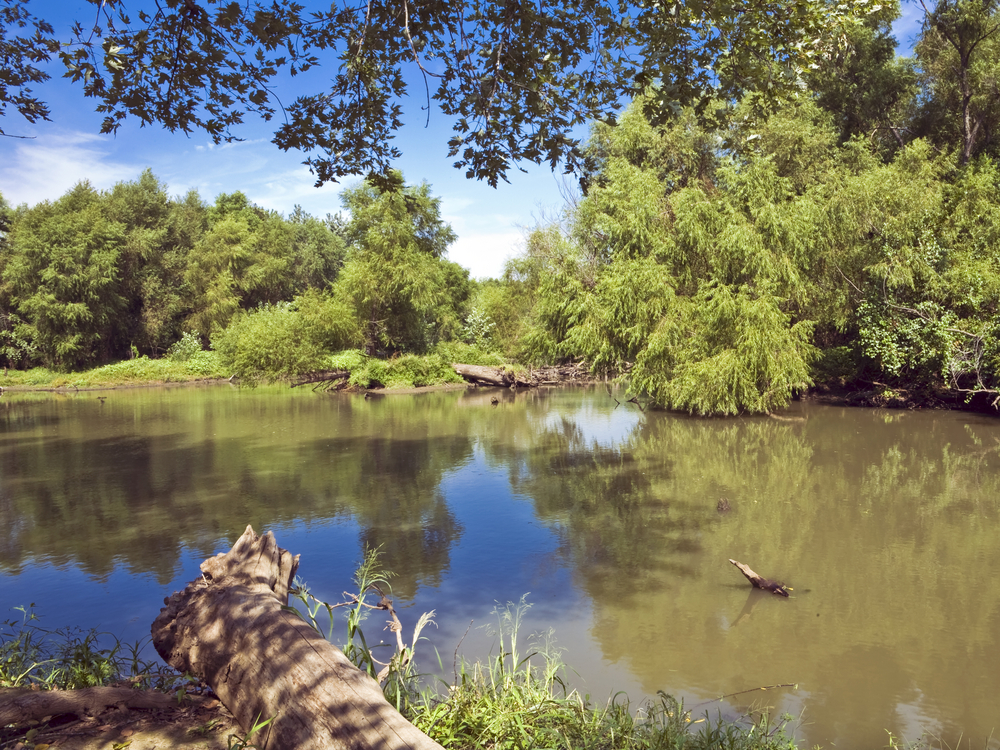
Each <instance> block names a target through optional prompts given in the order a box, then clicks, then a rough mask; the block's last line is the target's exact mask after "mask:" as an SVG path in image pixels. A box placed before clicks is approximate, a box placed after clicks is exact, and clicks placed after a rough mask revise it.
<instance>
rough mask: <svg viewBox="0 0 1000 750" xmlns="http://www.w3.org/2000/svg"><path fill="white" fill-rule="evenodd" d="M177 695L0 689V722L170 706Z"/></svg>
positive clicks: (124, 690) (105, 690) (127, 690)
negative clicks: (110, 710)
mask: <svg viewBox="0 0 1000 750" xmlns="http://www.w3.org/2000/svg"><path fill="white" fill-rule="evenodd" d="M176 706H177V698H176V697H175V696H173V695H167V694H166V693H159V692H155V691H153V690H133V689H132V688H128V687H89V688H82V689H80V690H32V689H30V688H7V689H5V690H0V726H4V727H5V726H7V725H9V724H26V723H28V722H29V721H41V720H42V719H43V718H44V717H46V716H61V715H64V714H73V715H74V716H97V715H98V714H100V713H102V712H103V711H104V710H105V709H108V708H112V707H116V708H174V707H176Z"/></svg>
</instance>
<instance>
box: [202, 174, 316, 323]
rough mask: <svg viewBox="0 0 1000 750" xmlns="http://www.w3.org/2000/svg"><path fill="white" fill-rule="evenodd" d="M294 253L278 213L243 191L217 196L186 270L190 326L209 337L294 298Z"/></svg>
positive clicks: (290, 230) (288, 231)
mask: <svg viewBox="0 0 1000 750" xmlns="http://www.w3.org/2000/svg"><path fill="white" fill-rule="evenodd" d="M293 252H294V231H293V227H292V226H291V225H290V224H289V223H288V222H286V221H285V220H284V219H283V218H282V217H281V216H280V215H278V214H277V213H274V212H270V211H264V210H263V209H260V208H258V207H256V206H253V205H251V203H250V201H249V200H248V199H247V197H246V196H245V195H243V193H240V192H236V193H232V194H222V195H220V196H218V198H216V201H215V204H214V205H213V206H212V207H211V208H210V209H209V210H208V230H207V231H206V232H205V233H204V234H203V235H202V236H201V238H200V239H199V241H198V242H197V243H196V244H195V246H194V247H193V248H192V250H191V253H190V255H189V259H188V264H187V269H186V272H185V280H186V281H187V283H188V284H190V285H191V289H192V293H193V295H194V303H193V304H194V311H193V312H192V314H191V315H190V316H189V318H188V321H187V325H188V327H189V328H191V329H194V330H198V331H201V332H202V333H203V334H205V335H211V334H212V333H213V332H214V331H215V330H216V329H217V328H218V329H222V328H225V327H226V325H227V324H228V323H229V321H230V320H231V319H232V317H233V315H235V314H236V312H237V311H238V310H240V309H251V308H253V307H256V306H258V305H262V304H275V303H278V302H282V301H289V300H291V299H292V297H293V296H294V295H295V291H296V288H295V274H294V269H295V259H294V256H293Z"/></svg>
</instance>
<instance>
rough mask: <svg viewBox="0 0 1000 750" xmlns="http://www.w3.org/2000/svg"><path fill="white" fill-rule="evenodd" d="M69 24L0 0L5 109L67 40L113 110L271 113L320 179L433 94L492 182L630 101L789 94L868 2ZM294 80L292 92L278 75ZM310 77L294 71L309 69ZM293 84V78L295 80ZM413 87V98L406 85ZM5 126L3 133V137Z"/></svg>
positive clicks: (33, 108)
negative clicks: (643, 95) (647, 95)
mask: <svg viewBox="0 0 1000 750" xmlns="http://www.w3.org/2000/svg"><path fill="white" fill-rule="evenodd" d="M94 5H95V7H94V10H93V15H90V16H89V17H86V18H78V19H75V23H74V24H73V27H72V30H71V31H70V32H68V34H69V38H59V35H58V33H57V32H55V31H54V30H53V26H52V24H51V22H50V21H51V20H54V19H44V18H40V17H38V16H37V15H36V14H35V13H33V12H32V10H33V8H32V3H31V0H0V114H3V113H4V112H5V109H6V107H8V106H10V107H12V108H13V109H14V110H16V111H17V112H19V113H20V114H21V115H22V116H23V117H25V118H27V119H28V120H29V121H32V122H33V121H35V120H37V119H39V118H43V119H48V117H49V110H48V108H47V106H46V104H45V102H44V100H43V99H42V98H41V97H40V96H38V95H37V94H36V93H35V92H34V91H33V89H32V88H31V87H32V85H33V84H41V83H43V82H44V81H45V80H46V79H47V78H48V77H49V75H50V73H49V68H46V67H45V66H44V63H45V62H46V61H49V60H51V59H52V58H53V57H54V56H56V55H58V57H59V59H60V60H61V62H62V64H63V65H64V66H65V71H66V75H67V76H68V77H69V78H71V79H72V80H73V81H76V82H78V83H79V84H80V85H82V88H83V92H84V94H85V95H86V96H87V97H90V98H92V99H93V100H94V101H95V105H96V109H97V111H98V112H99V113H101V114H103V115H104V121H103V125H102V131H103V132H108V133H111V132H114V131H115V130H116V129H118V128H119V126H120V125H121V124H122V123H123V122H124V121H125V120H126V119H128V118H134V119H136V120H138V121H139V122H140V123H141V124H142V125H149V124H153V123H158V124H161V125H163V126H164V127H166V128H167V129H169V130H178V131H182V132H186V133H190V132H192V131H204V132H206V133H208V134H209V135H210V136H211V137H212V138H213V139H214V140H215V141H216V142H222V141H229V140H233V139H238V138H239V132H240V131H239V126H240V125H241V124H242V123H243V122H244V120H245V118H246V117H247V116H248V115H252V116H259V117H261V118H263V119H264V120H271V119H273V118H276V119H277V121H278V123H279V124H278V127H277V128H276V130H275V135H274V143H275V144H276V145H277V146H278V147H279V148H281V149H285V150H288V149H297V150H299V151H302V152H303V153H304V154H305V155H306V163H307V164H309V166H310V167H311V168H312V170H313V172H314V174H315V175H316V178H317V182H318V183H322V182H326V181H330V180H336V179H338V178H341V177H344V176H346V175H352V174H366V173H373V174H375V175H387V174H388V171H389V168H390V165H391V163H392V161H393V159H395V158H396V157H397V156H398V155H399V150H398V149H397V148H396V147H395V146H394V145H393V144H392V137H393V134H394V133H395V131H397V130H398V129H399V128H400V126H401V124H402V120H401V116H402V105H403V102H404V100H405V99H406V98H407V97H409V96H416V97H418V98H419V99H420V100H422V102H421V103H422V105H423V106H426V107H427V108H428V110H429V109H430V107H431V104H432V100H433V103H434V105H436V106H437V107H439V108H440V110H441V111H442V113H443V114H444V116H446V117H447V118H449V121H450V122H451V124H452V125H453V129H454V133H453V136H452V138H451V141H450V152H449V155H450V156H451V157H454V158H455V160H456V161H455V165H456V166H457V167H460V168H463V169H465V170H466V171H467V173H468V175H469V176H470V177H474V178H476V179H485V180H487V181H488V182H489V183H491V184H494V185H495V184H496V183H497V181H498V180H501V179H506V174H507V172H508V170H509V169H510V167H511V166H512V164H515V163H516V162H518V161H521V160H526V161H529V162H536V163H546V162H547V163H549V164H551V165H552V166H555V165H557V164H559V163H563V164H564V165H565V166H566V167H567V169H574V168H576V167H577V166H578V165H579V162H580V159H581V155H582V151H581V148H580V145H581V144H580V142H579V140H578V138H577V137H575V135H574V129H575V128H576V127H577V126H578V125H580V124H583V123H586V122H588V121H591V120H594V119H600V120H610V119H613V118H614V117H615V115H616V113H617V112H618V111H619V110H620V108H621V106H622V105H623V104H624V103H625V102H627V101H628V100H629V99H630V98H631V97H632V96H634V95H636V94H638V93H640V92H643V91H645V90H646V89H647V88H648V87H649V86H650V85H651V84H653V83H656V84H658V87H659V88H658V92H659V94H658V96H657V97H656V98H651V99H649V100H647V107H648V111H649V113H650V114H651V115H652V116H653V117H654V120H658V121H662V120H663V119H664V118H666V117H668V116H670V115H671V114H673V113H674V112H676V111H677V110H678V108H679V107H680V106H682V105H688V104H695V105H697V106H698V107H699V109H700V108H702V107H703V105H704V104H705V103H706V102H708V101H710V100H711V98H712V97H713V96H717V95H720V94H721V95H722V96H724V97H732V96H734V95H735V94H736V93H737V92H745V91H749V90H754V91H757V92H759V93H760V95H761V96H762V97H763V98H764V99H765V100H774V99H776V98H780V97H781V96H782V95H783V94H786V93H788V92H792V91H796V90H797V88H798V84H799V82H800V79H801V75H802V73H803V71H805V70H807V69H808V68H809V67H810V66H811V65H813V64H814V63H815V60H817V59H819V58H820V57H822V56H824V55H826V54H827V53H828V52H829V50H830V49H831V48H832V47H833V46H834V45H835V44H836V41H837V40H838V39H839V38H840V37H841V36H842V35H843V33H844V29H846V28H848V27H849V26H850V25H851V23H852V22H853V20H854V19H855V18H856V17H863V16H865V15H867V14H868V13H869V12H870V10H869V9H870V8H877V7H878V6H876V5H875V2H874V0H850V1H849V2H846V3H831V2H827V1H826V0H799V1H798V2H788V1H787V0H747V1H746V2H742V3H736V4H734V3H715V2H706V1H705V0H687V1H686V2H648V1H647V0H641V1H640V2H626V1H625V0H546V1H545V2H542V3H522V2H515V1H514V0H463V1H461V2H453V0H430V1H429V2H421V3H417V4H414V3H411V2H409V0H372V1H371V2H367V3H352V2H348V1H347V0H337V1H336V2H334V3H332V4H331V5H330V6H329V7H322V8H316V9H311V8H306V7H304V6H303V5H301V4H299V3H297V2H295V1H294V0H271V1H270V2H263V1H260V0H258V1H257V2H251V3H246V4H240V3H236V2H222V0H183V1H182V0H165V1H164V2H149V1H148V0H145V1H144V0H138V1H136V2H128V3H127V2H125V1H124V0H102V2H100V3H95V4H94ZM292 77H296V79H297V82H296V84H295V87H296V89H297V91H298V92H300V93H297V95H296V98H295V99H294V101H282V100H281V98H280V97H279V96H278V93H277V92H278V84H279V83H280V84H282V88H285V87H287V86H288V85H289V84H290V79H291V78H292ZM300 77H301V78H300ZM299 81H301V84H299V83H298V82H299ZM414 89H415V90H416V93H414V92H413V90H414ZM2 132H3V131H2V130H0V133H2Z"/></svg>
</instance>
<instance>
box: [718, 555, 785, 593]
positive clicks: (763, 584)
mask: <svg viewBox="0 0 1000 750" xmlns="http://www.w3.org/2000/svg"><path fill="white" fill-rule="evenodd" d="M729 562H731V563H732V564H733V565H735V566H736V567H737V568H739V571H740V573H742V574H743V575H745V576H746V577H747V580H748V581H750V583H752V584H753V585H754V587H755V588H758V589H764V590H765V591H770V592H771V593H772V594H777V595H778V596H788V592H789V591H791V590H792V587H791V586H786V585H785V584H783V583H778V582H777V581H772V580H771V579H770V578H763V577H762V576H759V575H757V574H756V573H754V572H753V571H752V570H751V569H750V566H749V565H744V564H743V563H741V562H736V561H735V560H730V561H729Z"/></svg>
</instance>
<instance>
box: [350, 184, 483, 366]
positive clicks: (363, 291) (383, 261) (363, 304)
mask: <svg viewBox="0 0 1000 750" xmlns="http://www.w3.org/2000/svg"><path fill="white" fill-rule="evenodd" d="M392 179H393V185H392V186H391V189H386V190H383V189H381V188H380V187H379V186H378V185H377V184H374V183H373V182H371V181H366V182H364V183H362V184H360V185H358V186H357V187H355V188H351V189H349V190H345V191H344V193H343V194H342V201H343V204H344V208H346V209H347V210H348V211H349V212H350V220H349V221H348V222H347V223H346V225H345V227H344V237H345V240H346V242H347V248H348V250H347V256H346V260H345V262H344V266H343V268H342V269H341V271H340V275H339V277H338V279H337V281H336V283H335V284H334V286H333V289H332V292H333V295H334V297H335V298H336V299H338V300H340V301H341V302H343V304H345V305H346V306H347V308H348V309H350V310H351V311H352V314H353V316H354V318H355V321H356V326H357V329H358V330H359V331H361V338H362V340H363V341H364V347H365V351H366V352H367V353H368V354H374V353H375V352H376V351H380V350H381V351H386V352H396V351H414V352H421V351H423V350H425V349H426V348H427V347H428V346H429V345H430V344H432V343H434V342H435V340H436V339H437V338H439V337H440V336H441V335H442V333H443V332H445V331H447V330H448V328H449V327H453V328H454V329H455V330H457V328H458V321H457V320H455V319H454V306H453V305H450V304H449V301H450V297H451V296H452V294H453V292H454V291H456V290H459V291H460V287H461V284H460V283H455V282H456V281H458V280H459V279H457V278H456V277H455V275H454V273H453V272H454V271H455V269H454V268H452V267H451V266H453V265H454V264H449V262H448V261H447V260H446V259H445V258H444V255H445V253H446V252H447V249H448V246H449V245H450V244H451V243H452V242H453V241H454V240H455V233H454V232H453V231H452V229H451V227H450V226H449V225H448V224H447V223H446V222H445V221H443V220H442V219H441V209H440V200H439V199H437V198H434V197H433V196H432V195H431V192H430V186H429V185H428V184H427V183H423V184H421V185H418V186H405V185H404V184H403V179H402V176H401V175H400V174H399V173H398V172H396V173H394V174H393V175H392ZM462 270H463V271H464V269H462ZM459 277H462V278H464V281H465V282H466V284H467V283H468V273H467V272H464V273H459ZM449 282H451V283H449ZM465 295H466V296H467V295H468V291H467V290H466V292H465Z"/></svg>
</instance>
